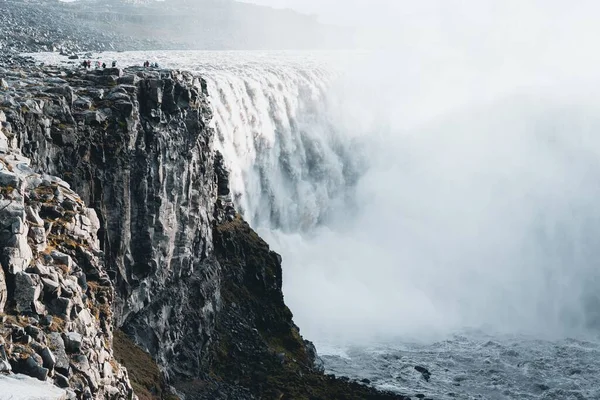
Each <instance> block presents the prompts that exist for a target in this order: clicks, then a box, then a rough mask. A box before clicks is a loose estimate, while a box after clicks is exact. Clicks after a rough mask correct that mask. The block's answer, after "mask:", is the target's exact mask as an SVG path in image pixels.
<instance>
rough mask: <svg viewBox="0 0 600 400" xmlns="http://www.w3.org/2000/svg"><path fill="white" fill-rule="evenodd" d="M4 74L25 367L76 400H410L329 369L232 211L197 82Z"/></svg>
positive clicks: (18, 70) (70, 73) (11, 288)
mask: <svg viewBox="0 0 600 400" xmlns="http://www.w3.org/2000/svg"><path fill="white" fill-rule="evenodd" d="M0 77H2V80H1V81H0V86H1V87H0V110H1V111H0V113H1V114H0V119H1V123H2V132H3V135H4V137H5V140H4V142H3V143H4V144H3V146H4V147H3V148H4V149H5V150H4V153H3V154H4V155H3V156H2V157H3V158H1V160H0V162H1V164H0V186H1V187H0V189H1V190H2V196H3V198H2V200H1V201H2V202H4V203H6V207H5V209H2V211H0V217H1V219H2V220H3V221H4V223H3V229H4V231H3V233H2V236H1V237H0V239H1V240H2V241H3V242H2V246H3V250H2V251H3V253H2V259H1V260H0V261H1V262H2V272H3V274H4V277H3V278H2V275H0V278H2V279H0V282H2V283H0V305H3V306H4V313H5V316H4V317H3V318H4V323H3V324H2V329H3V332H4V336H5V340H6V344H5V347H4V348H5V349H7V350H8V351H7V358H6V361H8V364H10V365H11V367H12V369H13V370H14V371H19V372H23V373H26V374H28V375H31V376H35V377H37V378H39V379H48V377H50V378H51V379H53V381H54V383H56V384H57V385H59V386H63V387H65V388H67V387H68V388H69V390H70V392H69V393H71V394H72V395H76V396H77V397H78V398H111V396H112V398H124V397H127V396H130V397H131V396H132V390H131V386H132V387H133V389H134V391H135V393H136V394H137V395H138V396H139V397H140V398H148V399H150V398H169V397H171V398H175V397H176V396H181V397H183V396H185V398H186V399H196V398H198V399H220V398H223V399H226V398H227V399H251V398H264V399H282V398H284V399H304V398H306V399H308V398H310V399H336V398H339V399H364V398H373V399H385V398H401V397H397V396H396V397H394V396H393V395H389V394H381V393H377V392H375V391H373V390H372V389H369V388H366V387H364V386H362V385H358V384H353V383H348V382H344V381H340V380H337V379H335V378H333V377H326V376H324V375H323V374H322V372H320V371H319V368H318V363H316V354H315V351H314V347H312V345H310V343H308V342H305V341H304V340H303V339H302V337H301V336H300V333H299V330H298V328H297V327H296V326H295V325H294V323H293V322H292V314H291V312H290V311H289V309H288V308H287V307H286V306H285V304H284V301H283V294H282V291H281V276H282V273H281V259H280V257H279V256H278V255H277V254H275V253H273V252H272V251H270V249H269V247H268V245H267V244H266V243H265V242H264V241H262V240H261V239H260V238H259V237H258V235H256V233H255V232H254V231H252V229H251V228H250V227H249V226H248V225H247V224H246V223H245V222H244V221H243V220H242V219H241V217H240V216H239V215H237V214H236V212H235V209H234V207H233V204H232V203H231V199H230V195H229V189H228V182H227V171H226V170H225V168H224V167H223V160H222V157H221V156H220V155H219V154H215V153H214V151H213V146H212V139H213V132H212V130H211V129H210V128H209V127H208V125H207V123H208V121H210V119H211V112H210V108H209V106H208V100H207V97H208V93H207V91H206V84H205V83H204V81H203V80H202V79H201V78H198V77H194V76H192V75H191V74H188V73H184V72H179V71H166V70H149V69H145V70H142V69H135V68H133V69H128V70H126V71H123V70H120V69H106V70H101V71H87V70H77V71H76V70H61V69H53V68H51V67H44V68H41V67H36V66H34V65H32V64H25V63H20V64H19V66H18V67H14V66H13V67H11V68H8V67H6V68H3V69H0ZM0 139H2V137H0ZM0 142H2V140H0ZM0 144H1V143H0ZM25 157H28V159H26V158H25ZM34 171H39V173H36V172H34ZM54 176H60V177H62V179H64V181H63V180H62V179H59V178H55V177H54ZM86 205H87V206H86ZM87 207H90V208H87ZM2 288H5V290H2ZM113 329H115V332H114V342H113ZM113 343H114V345H113ZM113 349H114V351H113ZM50 351H52V357H49V356H48V353H49V352H50ZM113 354H114V355H113ZM44 357H45V358H44ZM115 358H116V360H119V361H121V362H122V364H123V365H124V366H125V367H127V370H128V371H129V374H128V373H127V372H126V369H125V368H123V367H122V366H121V365H120V364H119V362H117V361H116V360H115ZM50 359H52V360H54V361H50ZM59 363H60V367H59V366H58V365H59ZM8 364H6V363H5V365H8ZM6 368H7V367H6ZM128 376H129V377H130V378H131V379H130V380H129V379H128ZM130 381H131V384H132V385H131V386H130V385H129V382H130Z"/></svg>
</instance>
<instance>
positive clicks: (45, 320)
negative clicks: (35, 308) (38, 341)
mask: <svg viewBox="0 0 600 400" xmlns="http://www.w3.org/2000/svg"><path fill="white" fill-rule="evenodd" d="M52 320H53V318H52V315H50V314H48V315H44V316H43V317H42V318H41V319H40V324H41V325H42V326H50V325H52Z"/></svg>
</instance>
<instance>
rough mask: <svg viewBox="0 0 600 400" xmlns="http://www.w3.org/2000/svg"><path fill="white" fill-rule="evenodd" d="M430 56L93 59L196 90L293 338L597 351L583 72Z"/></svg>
mask: <svg viewBox="0 0 600 400" xmlns="http://www.w3.org/2000/svg"><path fill="white" fill-rule="evenodd" d="M442 50H444V49H442ZM442 50H440V49H438V52H437V53H432V54H429V53H427V52H425V54H422V53H421V52H420V51H421V47H419V48H418V49H416V50H415V49H413V50H411V49H410V48H409V49H406V51H405V52H403V53H402V57H397V58H395V59H390V57H389V54H388V53H385V54H378V53H376V52H375V53H371V54H367V55H364V54H361V55H359V56H358V57H355V56H352V57H348V56H347V55H346V54H341V55H340V54H339V53H338V54H333V55H332V54H327V53H307V52H297V53H294V52H288V53H276V54H275V53H258V52H196V53H194V52H156V53H151V54H148V53H139V54H136V53H113V54H109V55H107V56H106V57H109V59H113V57H114V59H116V60H119V63H120V64H125V62H126V61H128V62H131V63H134V64H137V65H140V64H141V63H142V62H143V61H145V60H146V59H150V60H152V61H155V60H157V61H159V63H160V64H161V65H163V66H165V67H168V68H182V69H188V70H190V69H191V70H194V71H196V72H197V73H198V74H200V75H202V76H203V77H204V78H205V79H206V80H207V83H208V89H209V94H210V96H211V103H212V107H213V111H214V121H213V122H212V123H213V124H214V127H215V132H216V139H215V140H216V146H217V148H218V149H219V150H220V151H221V152H223V153H224V155H225V159H226V160H227V162H228V166H229V168H230V169H231V184H232V191H233V193H234V195H235V199H234V200H235V202H236V205H237V206H238V208H239V209H240V211H241V212H242V213H243V214H244V217H245V218H246V219H247V220H248V221H249V222H250V223H251V224H252V226H253V227H254V228H255V229H257V230H258V231H259V233H260V234H261V235H262V236H263V237H264V238H265V239H266V240H267V242H268V243H269V244H270V245H271V246H272V248H273V249H274V250H275V251H278V252H280V253H281V254H282V256H283V271H284V277H283V278H284V279H283V283H284V294H285V297H286V303H287V304H288V305H289V306H290V308H291V310H292V311H293V312H294V316H295V321H296V323H297V324H298V325H299V326H300V327H301V328H302V332H303V334H305V335H306V336H307V337H308V338H309V339H312V340H315V341H317V343H319V342H321V343H322V342H333V343H340V342H342V341H344V340H348V341H351V342H353V343H356V342H359V343H364V342H365V341H367V340H373V339H378V338H379V339H386V340H387V339H389V338H395V337H396V338H397V337H402V338H409V339H414V338H423V337H424V336H427V335H429V334H437V333H439V334H441V335H445V334H448V333H451V332H456V331H461V330H463V329H465V328H469V327H471V328H478V329H484V330H486V331H500V332H506V333H511V334H512V333H532V334H534V335H536V337H539V336H559V337H564V336H579V335H587V334H589V333H592V334H595V333H597V330H598V327H599V326H600V312H599V311H598V310H600V295H599V294H598V293H599V291H598V287H599V282H600V268H598V265H597V264H598V261H597V260H598V259H600V206H599V205H598V204H599V203H598V199H599V198H600V185H598V182H600V164H599V162H598V160H600V136H599V135H598V132H599V131H600V117H599V116H600V107H599V106H598V105H599V104H600V96H599V95H598V93H600V85H599V83H600V80H599V79H598V72H597V68H595V65H597V64H596V63H593V62H589V63H585V62H577V63H576V65H577V68H575V67H573V66H572V65H570V64H571V63H575V61H574V60H579V59H580V58H581V55H579V54H578V53H577V52H575V53H574V54H573V55H572V56H573V57H572V58H568V57H561V58H560V60H557V61H556V62H555V63H554V64H552V63H550V62H549V61H548V59H542V60H541V61H540V63H541V65H535V64H532V65H533V66H532V67H531V68H530V69H527V68H524V67H523V66H522V65H521V64H520V62H521V58H519V57H517V58H513V59H510V58H506V56H505V53H502V57H501V59H499V60H495V61H497V62H491V61H494V60H493V59H491V58H490V60H485V61H486V62H483V61H482V63H481V64H476V65H473V62H474V61H473V60H471V59H469V58H465V59H464V60H463V59H461V58H460V57H457V54H456V53H455V52H452V51H449V52H447V53H444V51H442ZM489 50H490V52H491V50H493V49H492V48H490V49H489ZM575 50H576V49H575ZM565 52H566V53H565V54H568V52H567V50H565ZM506 54H510V53H509V52H508V50H506ZM587 54H588V53H585V55H586V56H587ZM589 54H592V53H589ZM592 55H593V54H592ZM136 57H137V58H136ZM490 57H492V56H490ZM332 59H333V60H334V61H335V62H332ZM475 61H477V60H475ZM479 61H481V60H479ZM531 63H533V61H531ZM440 65H443V69H440ZM542 67H543V68H542ZM574 70H577V71H578V73H577V75H576V76H573V75H572V74H571V72H570V71H574ZM515 71H516V72H515Z"/></svg>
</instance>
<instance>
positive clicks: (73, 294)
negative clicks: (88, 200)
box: [0, 111, 133, 399]
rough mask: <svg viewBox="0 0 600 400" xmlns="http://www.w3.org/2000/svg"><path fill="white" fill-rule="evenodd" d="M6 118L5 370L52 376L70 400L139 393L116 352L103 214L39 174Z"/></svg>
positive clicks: (1, 224)
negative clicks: (101, 235) (100, 234)
mask: <svg viewBox="0 0 600 400" xmlns="http://www.w3.org/2000/svg"><path fill="white" fill-rule="evenodd" d="M0 122H2V123H3V125H2V126H1V127H0V263H1V264H2V268H1V269H0V313H1V314H0V321H1V322H2V323H1V324H0V371H4V372H9V371H11V370H12V372H14V373H20V374H25V375H29V376H31V377H34V378H37V379H38V380H41V381H50V382H53V383H54V384H55V385H56V386H59V387H61V388H63V389H66V390H65V391H64V393H65V394H64V398H92V397H94V398H99V399H122V398H133V390H132V388H131V385H130V383H129V379H128V376H127V371H126V370H125V369H124V368H123V367H122V366H120V365H119V363H117V362H116V360H115V358H114V355H113V350H112V330H113V320H112V315H113V314H112V310H111V306H112V303H113V300H114V290H113V285H112V283H111V281H110V279H109V277H108V275H107V273H106V271H105V268H104V263H103V255H102V252H101V251H100V248H99V243H98V239H97V236H96V234H97V231H98V228H99V226H100V224H99V221H98V218H97V216H96V213H95V211H94V210H93V209H90V208H87V207H86V206H85V204H84V202H83V201H82V200H81V198H80V197H79V196H78V195H77V194H76V193H75V192H73V191H72V190H71V188H70V186H69V185H68V184H67V183H66V182H64V181H63V180H62V179H60V178H57V177H54V176H51V175H47V174H39V173H36V172H35V171H34V170H33V169H32V168H31V166H30V162H29V159H27V158H26V157H24V156H22V155H21V153H20V151H19V150H18V149H16V148H14V147H12V146H11V145H10V143H11V142H13V141H11V140H8V139H7V137H6V135H5V134H4V132H5V128H6V127H7V126H8V125H7V124H6V121H5V115H4V113H3V112H2V111H0ZM3 382H4V381H3ZM15 382H16V381H15ZM4 383H6V382H4ZM13 384H14V382H13ZM40 387H41V386H40Z"/></svg>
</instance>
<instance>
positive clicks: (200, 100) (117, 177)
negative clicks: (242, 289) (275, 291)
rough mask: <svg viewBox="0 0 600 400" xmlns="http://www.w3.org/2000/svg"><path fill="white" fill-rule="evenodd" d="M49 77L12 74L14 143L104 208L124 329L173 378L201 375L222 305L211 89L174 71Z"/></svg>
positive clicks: (104, 238) (104, 233)
mask: <svg viewBox="0 0 600 400" xmlns="http://www.w3.org/2000/svg"><path fill="white" fill-rule="evenodd" d="M32 68H33V67H32ZM40 73H43V74H44V77H43V78H42V79H41V80H40V83H38V85H39V86H38V87H39V88H38V89H37V90H32V88H28V89H27V90H21V89H19V87H18V86H17V85H18V83H17V80H18V79H19V81H20V79H21V78H20V77H13V76H11V75H9V76H8V77H7V82H8V84H9V85H10V87H11V89H14V91H13V92H10V91H9V96H10V99H9V100H7V99H6V98H5V100H4V104H6V103H14V104H17V105H18V106H17V107H12V108H9V109H8V110H5V112H6V117H7V120H8V122H9V124H10V132H11V133H10V134H9V137H10V140H11V141H14V142H15V143H16V144H18V145H19V147H20V148H21V149H22V150H23V152H24V153H25V154H27V155H29V156H30V157H31V158H32V161H33V163H34V164H35V165H36V166H37V167H38V168H40V169H42V170H44V171H47V172H48V173H51V174H55V175H61V176H64V177H65V179H68V181H69V182H70V183H71V184H72V186H73V187H74V188H75V189H76V190H77V192H78V193H79V194H80V195H81V196H82V198H83V199H84V201H85V202H86V203H87V204H90V205H92V206H93V207H94V208H95V209H96V210H97V211H98V217H99V220H100V225H101V227H100V231H99V241H100V246H101V248H102V249H103V250H104V253H105V259H106V265H107V269H108V273H109V275H110V277H111V279H112V280H113V281H114V282H115V286H116V290H117V301H116V302H115V305H114V308H115V315H116V318H117V325H118V326H123V329H124V330H125V331H126V332H127V333H128V334H130V335H131V336H133V337H135V338H136V341H137V342H138V344H139V345H141V346H142V347H143V348H144V349H145V350H147V351H149V352H150V353H151V354H152V355H153V356H154V357H155V359H156V360H157V362H158V363H159V365H161V366H162V367H163V369H164V372H165V373H166V374H167V376H171V375H173V374H176V375H190V376H194V375H196V374H198V371H200V370H201V369H202V367H203V366H204V365H205V364H206V360H204V359H203V357H201V356H200V355H202V354H205V353H206V352H203V351H202V349H203V347H205V346H207V345H208V343H209V341H210V338H211V331H212V326H213V325H214V313H215V311H216V310H217V309H218V307H219V304H218V302H219V293H218V290H219V265H218V263H216V262H214V261H213V260H212V259H211V254H212V224H211V221H212V210H213V205H214V202H215V198H216V185H215V181H214V169H213V152H212V131H211V130H209V129H208V128H207V127H206V126H205V121H209V120H210V117H211V115H210V111H209V108H208V104H207V100H206V93H203V92H202V91H203V90H205V85H204V84H203V82H202V81H201V80H199V79H198V78H195V77H193V76H192V75H191V74H188V73H181V72H172V71H149V70H141V69H140V70H136V69H132V70H128V71H127V72H126V73H124V72H123V71H122V70H119V69H105V70H100V71H87V70H80V71H58V70H56V71H52V70H48V69H45V70H44V72H40Z"/></svg>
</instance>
